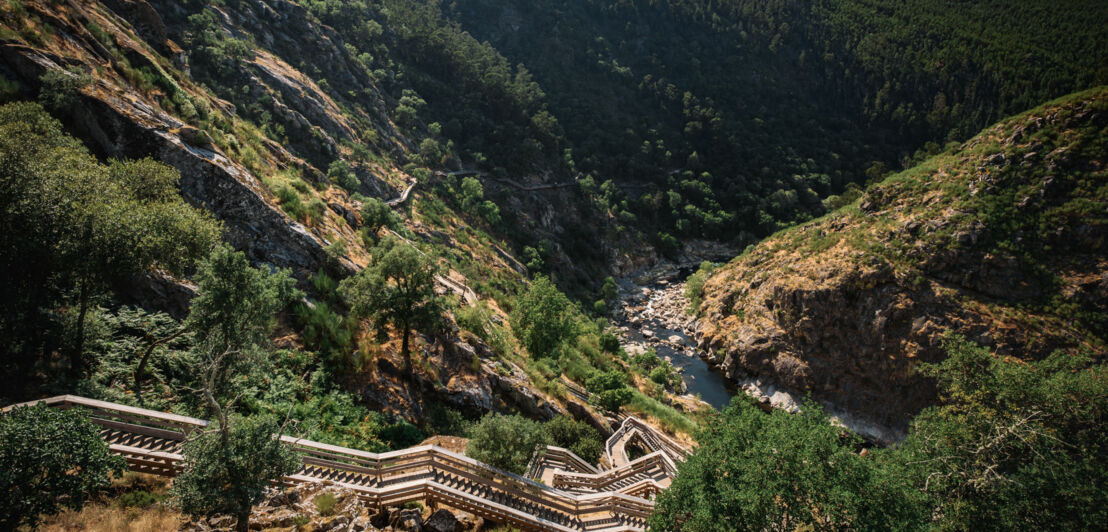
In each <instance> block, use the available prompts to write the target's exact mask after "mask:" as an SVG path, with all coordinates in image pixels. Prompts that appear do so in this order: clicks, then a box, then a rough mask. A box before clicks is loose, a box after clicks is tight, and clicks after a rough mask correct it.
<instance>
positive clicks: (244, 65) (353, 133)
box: [0, 0, 607, 427]
mask: <svg viewBox="0 0 1108 532" xmlns="http://www.w3.org/2000/svg"><path fill="white" fill-rule="evenodd" d="M17 7H18V9H16V8H17ZM197 17H199V19H202V20H209V21H210V22H207V23H205V24H207V26H204V24H200V23H198V22H197V20H198V19H197ZM0 30H2V32H0V58H2V62H0V81H3V82H4V83H5V85H3V86H4V90H5V91H7V90H8V88H7V87H8V86H9V85H7V84H8V83H11V82H14V83H15V86H16V87H17V89H16V94H14V95H13V94H7V93H5V94H4V95H3V96H2V97H4V98H7V97H15V98H24V99H34V98H36V97H38V96H39V95H40V94H41V93H42V92H44V91H47V90H52V89H51V88H50V87H47V84H46V82H44V80H43V76H44V75H45V74H48V73H54V74H62V75H64V76H66V77H68V78H71V79H72V80H73V86H74V87H75V89H74V94H73V95H72V96H73V98H72V103H70V104H68V105H67V106H66V107H65V108H61V109H53V110H52V112H53V113H54V114H55V115H56V116H58V117H59V118H60V119H61V120H62V121H63V122H64V123H65V125H66V127H67V129H69V130H70V132H72V133H73V134H74V135H75V136H77V137H79V138H81V139H82V140H83V141H84V142H85V143H86V145H88V146H89V148H90V150H91V151H93V152H94V153H96V154H97V155H98V156H99V157H102V158H105V159H108V158H141V157H152V158H154V159H157V160H160V161H163V162H166V163H168V164H170V165H172V166H174V167H175V168H176V169H177V170H178V171H179V172H180V174H181V180H180V182H179V187H180V192H181V194H182V196H183V197H184V198H185V199H186V200H188V201H189V202H190V203H192V204H194V205H197V206H200V207H202V208H204V209H206V210H209V211H211V212H212V213H213V214H214V215H215V216H216V217H217V218H219V219H220V220H221V221H222V222H223V226H224V230H225V233H224V238H225V239H226V240H227V241H228V242H230V243H231V244H232V245H233V246H234V247H236V248H237V249H239V250H242V251H244V252H245V253H246V254H247V256H248V257H249V258H250V259H251V261H252V262H254V263H255V264H265V265H269V266H271V267H276V268H289V269H291V270H292V272H293V275H294V276H295V277H297V278H298V279H301V280H305V279H306V278H307V277H308V276H310V275H312V274H314V273H316V272H317V271H319V270H321V269H325V270H328V272H329V273H330V274H331V275H332V276H333V277H336V278H341V277H343V276H346V275H348V274H350V273H352V272H354V271H356V270H357V269H359V267H361V266H364V265H365V264H366V263H367V261H368V253H367V251H366V249H365V245H366V244H365V241H364V240H363V238H362V237H361V235H359V234H358V232H357V230H358V229H359V220H358V215H357V211H358V207H359V206H360V203H359V200H357V199H353V198H352V197H351V196H352V194H351V193H349V192H348V191H347V190H344V189H343V188H340V187H339V186H337V185H336V184H334V183H330V182H329V180H328V178H327V176H326V171H327V169H328V166H329V165H330V164H331V163H332V162H333V161H335V160H336V159H339V158H343V159H346V160H348V162H349V164H350V165H351V167H352V170H353V172H354V174H355V175H356V176H357V178H358V179H357V184H356V186H350V185H349V184H346V188H350V189H357V191H358V192H360V193H362V194H364V195H367V196H375V197H379V198H383V199H391V198H393V197H396V196H397V195H398V194H399V192H398V189H400V188H402V187H404V186H406V185H408V184H409V183H411V182H412V181H413V178H412V176H409V175H407V174H406V172H405V171H404V170H402V169H401V168H399V166H400V165H401V164H403V163H404V162H406V161H407V160H408V159H407V158H408V157H409V150H410V149H411V148H412V142H411V141H410V140H409V139H408V138H407V137H406V136H405V134H403V133H401V132H400V131H399V130H398V129H397V128H396V127H395V126H394V124H393V122H392V120H391V119H390V117H389V113H388V110H389V109H390V108H391V107H393V106H394V105H396V102H395V101H391V100H390V97H389V96H388V95H387V94H385V93H384V92H383V91H381V90H379V89H378V87H377V85H376V84H377V80H376V79H375V75H371V74H370V72H369V71H368V70H367V68H366V67H365V65H364V64H363V63H362V62H361V60H359V59H358V58H356V57H353V55H352V53H351V51H350V50H351V49H350V48H348V47H347V46H346V44H345V43H344V42H343V41H342V39H341V37H340V36H339V35H338V34H337V33H336V32H335V31H334V30H333V29H331V28H329V27H327V26H326V25H324V24H321V23H320V22H319V21H318V20H317V19H316V18H315V17H314V16H312V15H311V14H310V13H309V12H308V11H307V10H306V9H305V8H304V7H303V6H302V5H300V4H298V3H296V2H291V1H287V0H264V1H263V0H244V1H239V2H227V3H210V4H208V3H200V2H176V1H162V0H102V1H95V0H71V1H67V2H47V1H45V0H43V1H28V2H21V3H19V4H18V5H17V6H15V7H13V5H11V4H4V5H3V6H0ZM205 32H207V33H208V34H210V35H208V36H204V33H205ZM386 33H387V31H386ZM386 37H387V35H386ZM205 39H207V40H205ZM213 43H214V44H213ZM235 43H238V44H237V45H236V44H235ZM236 46H240V47H241V49H238V48H236ZM209 48H220V49H221V50H222V51H221V52H220V54H217V56H218V57H221V58H222V59H219V60H215V59H211V55H212V51H211V50H209ZM205 54H207V55H205ZM201 58H204V61H203V62H201V61H198V59H201ZM201 65H203V66H201ZM324 80H325V81H324ZM413 129H417V128H414V127H409V128H408V130H409V131H410V130H413ZM354 146H357V147H359V148H360V149H361V150H362V151H363V152H364V153H363V154H362V155H360V156H354V154H353V153H352V152H353V150H354V148H353V147H354ZM366 153H368V154H369V155H366ZM491 188H492V187H490V193H491V192H492V190H491ZM282 189H284V191H285V192H288V193H289V194H293V195H295V196H296V197H297V198H299V199H298V201H299V202H301V203H302V204H304V205H308V206H310V204H312V203H313V202H314V204H315V205H317V206H318V210H317V211H314V212H313V213H312V214H311V216H309V217H304V216H297V215H295V214H294V213H293V210H291V209H288V208H287V207H288V205H286V202H287V201H289V200H288V199H287V198H286V197H284V196H282V194H281V192H282ZM427 193H428V192H427V191H417V192H416V193H415V194H412V196H413V199H411V200H409V205H410V204H412V203H414V202H416V201H417V199H418V198H417V196H420V195H422V194H427ZM535 194H537V193H535ZM570 196H572V195H571V194H570ZM536 198H537V199H536V200H535V201H536V202H540V203H543V204H544V205H545V204H546V203H545V202H546V200H545V199H543V198H542V197H537V196H536ZM562 200H565V201H569V200H566V199H565V198H562ZM531 207H532V205H531V204H530V203H528V204H526V205H523V206H522V207H521V208H531ZM313 208H314V207H313ZM437 208H442V207H441V203H439V205H438V207H437ZM413 211H415V212H409V213H408V217H407V219H406V220H405V223H406V224H407V226H408V229H409V231H410V235H411V236H412V237H413V239H420V240H423V241H425V242H428V243H436V244H441V245H442V246H444V247H445V248H448V249H450V250H454V249H455V248H458V249H459V251H458V253H457V254H456V255H457V257H459V258H457V259H456V262H455V263H453V264H451V265H450V266H453V267H456V268H458V269H462V268H463V266H465V267H468V266H472V265H474V264H476V265H478V266H479V267H474V268H470V270H471V271H479V272H482V273H483V274H486V275H492V274H494V273H496V272H499V271H503V272H508V273H505V274H504V275H503V277H504V278H506V279H513V280H515V279H519V278H522V277H523V275H525V274H526V268H525V267H523V266H522V265H521V264H520V263H519V261H518V260H517V259H515V258H514V257H512V256H511V255H510V254H509V253H508V252H506V251H504V250H503V249H501V248H500V246H498V245H497V244H495V243H494V244H491V247H488V246H485V247H482V246H481V245H478V244H477V243H474V240H475V239H474V238H473V236H472V235H473V234H474V230H473V228H471V227H469V226H468V224H467V223H466V222H465V220H463V219H461V218H460V217H457V216H452V215H448V214H444V213H443V211H439V213H438V214H436V215H435V216H434V217H431V216H424V213H422V212H419V211H418V209H413ZM551 212H553V209H552V208H551ZM450 214H453V213H450ZM559 220H564V219H563V218H559ZM432 222H435V223H434V225H431V223H432ZM554 225H555V226H556V225H557V224H554ZM561 232H564V231H563V229H562V228H561V227H551V228H549V234H550V235H551V238H555V237H556V236H557V235H558V234H560V233H561ZM456 237H457V238H456ZM463 238H464V242H466V243H467V244H466V245H465V247H464V251H465V253H462V252H461V250H462V249H463V247H462V246H463V244H462V239H463ZM485 240H486V241H488V242H492V240H491V238H488V237H486V238H485ZM335 244H341V245H339V246H336V245H335ZM336 248H338V250H339V251H335V249H336ZM444 259H445V257H444ZM444 262H445V260H444ZM458 265H463V266H458ZM447 269H449V270H450V272H449V277H450V278H451V279H452V280H453V284H451V285H447V286H445V288H446V289H450V290H455V291H457V290H462V291H468V295H466V296H465V297H463V300H465V301H468V299H467V298H468V297H469V296H470V295H472V296H474V297H477V298H488V297H489V294H488V293H482V294H479V295H478V294H475V293H474V292H473V290H472V289H470V288H469V287H468V286H467V285H468V284H469V283H471V282H472V281H470V280H467V279H466V278H465V275H463V274H461V273H459V272H458V271H457V270H456V269H452V268H447ZM133 284H134V286H130V287H126V288H127V289H126V290H124V291H122V292H121V293H120V294H119V295H120V297H121V298H124V299H126V300H128V301H130V302H135V303H139V304H142V305H145V306H149V307H152V308H157V309H161V310H166V311H169V312H171V313H173V314H174V315H175V316H178V317H180V316H183V315H185V314H186V313H187V306H188V300H189V298H190V297H191V296H192V294H193V292H192V289H191V288H190V287H189V285H188V283H187V282H183V281H181V280H176V279H169V278H165V277H162V276H158V275H154V274H151V275H148V276H143V278H142V279H136V280H135V282H134V283H133ZM305 284H306V283H305ZM306 288H308V287H306ZM293 336H294V335H293ZM476 344H477V345H475V346H474V345H472V344H471V343H467V342H466V341H464V340H462V339H461V338H458V337H457V336H456V335H452V334H447V335H444V336H443V337H438V338H432V337H428V338H427V339H426V341H425V342H423V343H422V346H423V349H425V351H426V352H425V353H424V357H425V360H426V362H427V364H426V368H422V369H420V370H419V371H417V372H416V374H415V375H414V377H413V378H409V377H408V376H407V375H402V374H401V372H400V371H399V370H397V367H399V364H398V363H396V361H395V360H394V359H395V358H396V357H395V352H396V351H397V349H395V348H396V346H394V345H392V343H386V344H385V345H384V346H375V347H378V348H379V352H378V353H377V356H376V357H375V358H376V360H374V363H373V364H372V365H371V366H372V367H371V368H370V370H369V371H365V372H358V374H357V375H352V376H350V379H349V380H350V381H351V382H350V386H351V387H352V388H354V389H355V390H357V391H358V392H360V393H361V395H362V398H363V399H364V401H365V403H366V404H367V405H369V406H371V407H374V408H377V409H380V410H382V411H387V412H394V413H397V414H399V415H401V416H403V417H406V418H408V419H412V420H418V419H420V418H421V417H422V413H423V408H424V406H425V405H426V404H427V403H428V402H442V403H446V404H448V405H450V406H451V407H454V408H457V409H460V410H463V411H465V412H466V413H468V414H471V415H475V416H476V415H481V414H483V413H485V412H488V411H492V410H496V411H519V412H523V413H525V414H527V415H530V416H532V417H536V418H540V419H549V418H551V417H553V416H555V415H558V414H564V413H566V412H567V408H569V409H571V410H572V411H573V412H574V413H576V414H577V415H578V417H582V418H585V419H589V420H591V421H593V422H594V424H596V425H598V426H601V427H606V426H607V424H606V421H605V420H603V419H602V418H599V417H598V416H595V414H593V413H592V411H591V409H589V408H588V407H586V406H584V405H581V404H575V403H572V401H570V402H560V403H559V402H557V401H555V400H554V399H552V398H550V397H548V396H547V395H546V394H544V393H542V392H541V391H539V390H537V389H536V388H535V386H534V384H533V383H532V382H531V380H530V379H529V378H528V377H527V375H526V374H525V373H524V372H523V371H521V370H520V369H519V368H517V367H512V366H511V365H510V364H504V363H502V362H499V361H496V360H495V358H496V357H495V356H494V355H492V353H491V352H490V350H489V349H488V348H487V347H486V346H484V344H481V343H479V342H477V343H476ZM290 347H296V342H295V340H294V341H292V342H291V345H290Z"/></svg>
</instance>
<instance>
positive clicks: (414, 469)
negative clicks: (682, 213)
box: [4, 395, 687, 532]
mask: <svg viewBox="0 0 1108 532" xmlns="http://www.w3.org/2000/svg"><path fill="white" fill-rule="evenodd" d="M38 402H45V403H46V404H47V405H48V406H50V407H53V408H85V409H87V410H88V411H89V413H90V418H91V420H92V421H93V422H94V423H96V424H97V425H98V426H99V427H100V428H101V431H100V434H101V436H103V438H104V440H105V441H106V442H107V443H108V446H109V448H110V449H111V450H112V452H114V453H116V454H119V455H121V456H123V457H124V458H125V459H126V460H127V463H128V464H130V467H131V470H133V471H138V472H143V473H152V474H155V475H162V476H169V477H172V476H175V475H176V474H177V473H178V472H179V471H180V470H181V467H182V460H183V457H182V455H181V445H182V443H183V442H184V441H185V440H186V438H188V437H189V435H190V434H192V433H193V432H195V431H197V430H203V429H205V428H206V427H207V426H208V422H207V421H205V420H202V419H197V418H191V417H186V416H179V415H175V414H168V413H165V412H158V411H154V410H147V409H143V408H136V407H131V406H126V405H120V404H116V403H109V402H105V401H97V400H95V399H88V398H84V397H79V396H75V395H62V396H57V397H51V398H49V399H44V400H42V401H34V402H32V403H24V404H34V403H38ZM15 406H20V405H13V406H11V407H8V408H5V409H4V410H5V411H6V410H9V409H11V408H14V407H15ZM632 435H636V436H635V437H638V438H641V441H642V442H644V443H646V445H647V446H648V447H650V449H651V450H652V451H653V452H651V453H650V454H648V455H647V456H644V457H642V458H639V459H637V460H633V461H629V460H627V459H626V456H624V457H623V460H622V462H620V463H621V465H620V466H618V467H614V468H612V469H608V470H605V471H601V470H599V469H598V468H596V467H594V466H592V465H591V464H588V463H587V462H585V461H584V460H583V459H581V458H580V457H578V456H576V455H574V454H573V453H572V452H570V451H568V450H565V449H560V448H556V447H550V448H547V449H546V450H545V451H544V452H541V453H538V455H537V456H536V457H535V458H534V459H533V460H532V463H531V467H530V470H529V473H530V474H529V475H528V476H531V477H533V478H544V477H545V478H547V479H550V480H552V482H551V483H550V485H547V484H543V483H540V482H536V481H534V480H531V479H530V478H525V477H521V476H519V475H515V474H512V473H509V472H507V471H503V470H500V469H497V468H494V467H492V466H489V465H486V464H483V463H481V462H478V461H476V460H473V459H471V458H468V457H466V456H463V455H460V454H457V453H453V452H450V451H447V450H445V449H442V448H440V447H435V446H430V445H425V446H419V447H411V448H408V449H402V450H399V451H392V452H387V453H371V452H366V451H359V450H356V449H348V448H345V447H338V446H334V445H327V444H324V443H318V442H314V441H310V440H304V439H300V438H293V437H290V436H283V437H282V438H281V440H282V441H284V442H285V443H286V444H287V445H289V446H290V447H292V448H293V449H294V450H296V451H297V452H298V453H300V454H301V455H302V457H303V464H304V465H303V467H302V468H301V469H300V471H298V472H297V473H295V474H293V475H289V476H287V477H285V478H284V479H283V481H284V482H285V483H286V484H297V483H310V482H322V481H329V482H332V483H334V484H336V485H339V486H342V487H345V488H349V489H351V490H353V491H354V492H355V493H357V494H358V497H359V498H360V499H362V501H364V502H365V503H367V505H369V506H370V507H372V508H382V507H387V506H397V505H400V504H403V503H406V502H412V501H423V502H428V503H437V504H441V505H444V506H449V507H452V508H457V509H459V510H463V511H467V512H470V513H473V514H476V515H479V516H481V517H484V518H487V519H490V520H492V521H495V522H499V523H505V524H510V525H513V526H516V527H519V528H523V529H528V530H555V531H588V532H617V531H636V530H644V529H645V528H646V519H647V518H648V517H649V516H650V513H651V512H652V511H653V509H654V503H653V501H652V499H653V496H654V495H655V494H656V493H658V491H660V490H662V489H664V488H665V487H666V486H668V485H669V482H670V481H671V479H672V477H673V475H674V474H675V473H676V468H675V467H674V465H673V464H674V459H675V458H676V459H678V460H681V459H684V456H685V453H686V452H687V450H685V449H684V448H683V447H681V446H679V445H678V444H676V443H675V442H673V441H672V440H670V439H669V438H667V437H666V436H665V435H664V434H661V433H658V432H657V431H656V430H654V429H653V428H652V427H650V426H649V425H646V424H645V423H643V422H641V421H639V420H638V419H637V418H634V417H628V418H627V419H626V420H624V422H623V424H622V426H621V427H620V430H619V431H617V432H616V433H615V434H613V436H612V438H609V440H608V442H607V444H606V447H605V449H606V452H607V453H608V455H609V463H615V462H613V461H612V453H613V452H615V449H616V448H617V447H618V445H617V444H618V442H619V441H620V440H621V439H625V438H630V437H632ZM613 439H614V440H613ZM655 446H657V448H655Z"/></svg>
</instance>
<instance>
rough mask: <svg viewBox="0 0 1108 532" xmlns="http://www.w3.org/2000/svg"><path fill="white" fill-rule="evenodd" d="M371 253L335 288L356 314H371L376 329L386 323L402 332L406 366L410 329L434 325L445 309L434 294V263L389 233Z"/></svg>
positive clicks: (426, 328)
mask: <svg viewBox="0 0 1108 532" xmlns="http://www.w3.org/2000/svg"><path fill="white" fill-rule="evenodd" d="M372 255H373V261H372V263H371V264H370V265H369V266H368V267H367V268H365V269H364V270H362V271H360V272H358V274H357V275H355V276H353V277H350V278H348V279H345V280H343V281H342V283H341V284H340V285H339V291H340V292H341V293H342V295H343V297H344V298H346V301H347V302H348V303H349V304H350V307H351V309H352V310H353V311H354V312H355V313H356V314H357V315H359V316H362V317H368V318H371V319H372V320H373V321H374V322H375V323H376V324H377V327H378V329H383V327H384V326H385V325H386V324H388V323H392V324H393V325H395V326H396V328H397V329H398V330H399V331H400V333H401V335H402V336H401V350H400V351H401V355H402V356H403V357H404V359H405V364H406V365H407V366H408V367H409V369H410V367H411V362H410V354H409V337H410V336H411V331H412V329H413V328H416V329H424V330H428V331H430V330H433V329H436V328H437V327H438V325H439V324H440V323H441V320H442V316H443V312H444V311H445V306H444V303H443V300H442V298H441V297H439V296H438V295H437V294H435V276H436V274H437V273H438V265H437V264H436V263H435V262H434V261H433V260H432V259H431V258H430V257H428V256H427V255H425V254H423V253H421V252H420V251H419V250H418V249H416V248H415V247H414V246H412V245H411V244H408V243H405V242H402V241H401V240H399V239H397V238H393V237H389V238H385V239H383V240H382V241H381V243H380V244H378V245H377V247H375V248H373V250H372Z"/></svg>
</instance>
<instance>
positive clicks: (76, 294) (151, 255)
mask: <svg viewBox="0 0 1108 532" xmlns="http://www.w3.org/2000/svg"><path fill="white" fill-rule="evenodd" d="M0 175H2V176H3V178H2V179H0V183H2V184H0V229H2V231H0V250H2V252H0V257H3V259H0V277H3V278H4V279H5V283H4V286H3V287H2V288H0V301H2V303H0V310H2V312H0V335H2V336H3V337H4V343H5V347H6V348H8V349H10V350H12V352H13V353H15V356H12V357H10V358H8V360H6V361H5V365H6V366H8V365H9V364H10V365H11V366H14V367H11V366H9V367H6V368H5V373H9V375H11V374H18V373H20V370H17V369H15V368H23V369H24V370H25V369H26V367H27V365H28V364H30V363H33V362H34V357H35V356H36V355H35V353H36V352H37V353H43V352H50V351H53V350H58V351H62V352H67V353H68V354H69V359H70V371H71V373H73V374H74V375H75V376H76V375H80V374H81V373H82V372H83V369H84V366H85V362H86V360H85V353H84V336H85V335H84V332H85V331H84V326H85V319H86V317H87V314H88V311H89V309H90V308H91V306H92V302H93V299H94V298H95V297H96V296H97V295H98V294H101V293H103V292H104V291H105V290H106V289H108V288H110V287H112V286H115V285H120V284H124V283H127V282H129V281H130V280H131V279H132V278H133V276H134V275H136V274H139V273H142V272H146V271H148V270H149V269H150V268H161V269H165V270H168V271H170V272H172V273H175V274H185V273H187V272H188V271H190V270H191V268H192V266H193V264H194V263H195V261H196V260H197V259H199V258H200V257H202V256H203V255H204V254H205V253H207V251H208V250H209V249H210V248H211V246H212V245H213V244H214V243H215V242H216V241H217V240H218V238H219V224H218V223H216V222H215V221H214V220H213V219H212V217H211V216H210V215H209V214H207V213H204V212H203V211H200V210H198V209H195V208H193V207H191V206H189V205H187V204H186V203H185V202H184V201H183V200H182V199H181V197H180V196H179V195H178V194H177V191H176V190H177V189H176V185H177V180H178V179H179V175H178V173H177V172H176V170H174V169H172V168H170V167H168V166H166V165H164V164H162V163H159V162H156V161H154V160H152V159H142V160H138V161H116V162H112V163H111V164H110V165H103V164H100V162H99V161H97V160H96V158H95V157H93V156H92V155H91V154H89V153H88V151H87V150H86V149H85V148H84V147H83V146H82V145H81V144H80V143H79V142H78V141H76V140H75V139H73V138H71V137H69V136H67V135H65V134H64V133H63V131H62V127H61V124H60V123H59V122H58V121H57V120H55V119H53V118H51V117H50V116H49V115H48V114H47V113H46V111H45V110H43V109H42V107H40V106H38V105H37V104H32V103H12V104H7V105H4V106H2V107H0ZM28 265H34V267H28ZM67 307H68V308H67ZM42 309H48V310H63V312H59V313H58V314H59V315H70V316H74V318H73V322H75V324H76V325H75V327H74V328H73V331H74V332H73V334H72V335H71V337H69V338H67V342H66V344H67V345H64V346H62V347H63V348H61V349H58V348H57V347H56V346H49V345H44V344H46V343H50V342H56V341H57V340H56V338H57V337H58V336H60V335H58V334H48V333H51V332H52V331H51V328H52V324H51V323H49V321H48V320H46V319H44V318H43V316H46V315H47V314H45V313H42V312H41V310H42Z"/></svg>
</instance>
